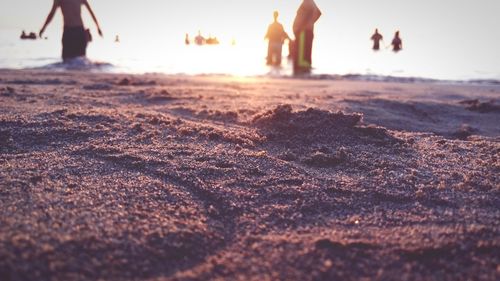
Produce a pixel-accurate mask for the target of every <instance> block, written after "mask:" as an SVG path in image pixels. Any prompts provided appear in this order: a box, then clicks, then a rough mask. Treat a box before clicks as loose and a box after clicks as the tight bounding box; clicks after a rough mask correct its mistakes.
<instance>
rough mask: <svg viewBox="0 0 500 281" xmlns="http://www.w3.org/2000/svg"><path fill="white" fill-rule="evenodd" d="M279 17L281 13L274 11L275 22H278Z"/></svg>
mask: <svg viewBox="0 0 500 281" xmlns="http://www.w3.org/2000/svg"><path fill="white" fill-rule="evenodd" d="M279 16H280V13H279V12H278V11H274V13H273V18H274V21H277V20H278V17H279Z"/></svg>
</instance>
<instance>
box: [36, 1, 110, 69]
mask: <svg viewBox="0 0 500 281" xmlns="http://www.w3.org/2000/svg"><path fill="white" fill-rule="evenodd" d="M82 6H85V7H86V8H87V10H88V11H89V13H90V15H91V16H92V19H93V20H94V22H95V24H96V26H97V31H98V33H99V35H100V36H101V37H102V36H103V35H102V31H101V27H100V26H99V22H98V21H97V18H96V16H95V14H94V11H93V10H92V8H91V7H90V4H89V2H88V1H87V0H54V3H53V5H52V9H51V10H50V12H49V15H48V16H47V19H46V20H45V24H44V25H43V27H42V29H41V30H40V33H39V36H40V37H42V35H43V33H44V32H45V29H46V28H47V26H48V25H49V24H50V22H51V21H52V19H53V18H54V15H55V13H56V11H57V9H58V8H61V12H62V14H63V19H64V32H63V38H62V45H63V50H62V58H63V60H64V61H65V62H66V61H68V60H71V59H74V58H77V57H84V56H86V54H87V44H88V42H89V40H90V32H88V31H86V30H85V27H84V25H83V20H82Z"/></svg>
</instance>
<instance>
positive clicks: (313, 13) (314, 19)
mask: <svg viewBox="0 0 500 281" xmlns="http://www.w3.org/2000/svg"><path fill="white" fill-rule="evenodd" d="M311 10H312V11H311V17H310V18H309V19H308V22H307V28H308V29H312V28H313V27H314V24H315V23H316V22H317V21H318V19H319V18H320V17H321V11H320V9H319V8H318V6H317V5H316V3H314V1H311Z"/></svg>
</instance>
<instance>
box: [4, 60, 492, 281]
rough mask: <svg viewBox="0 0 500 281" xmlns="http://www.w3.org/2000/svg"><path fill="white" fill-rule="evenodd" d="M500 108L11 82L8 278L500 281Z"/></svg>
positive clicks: (352, 84)
mask: <svg viewBox="0 0 500 281" xmlns="http://www.w3.org/2000/svg"><path fill="white" fill-rule="evenodd" d="M499 97H500V85H466V84H460V85H459V84H444V83H443V84H439V83H398V82H363V81H349V80H319V79H312V80H307V79H286V78H285V79H277V78H276V79H273V78H232V77H211V76H198V77H189V76H162V75H153V74H151V75H141V76H133V75H116V74H92V73H80V72H42V71H12V70H0V276H2V278H0V279H1V280H98V279H102V280H498V279H500V177H499V175H500V161H499V156H500V125H499V121H500V108H499V104H500V101H499Z"/></svg>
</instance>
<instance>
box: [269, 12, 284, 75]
mask: <svg viewBox="0 0 500 281" xmlns="http://www.w3.org/2000/svg"><path fill="white" fill-rule="evenodd" d="M278 16H279V13H278V12H277V11H275V12H274V14H273V17H274V22H273V23H272V24H270V25H269V27H268V28H267V33H266V37H265V38H266V39H268V40H269V44H268V47H267V65H275V66H280V65H281V53H282V51H283V43H284V42H285V40H286V39H288V40H290V37H289V36H288V34H286V32H285V29H284V28H283V25H282V24H281V23H279V22H278Z"/></svg>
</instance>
